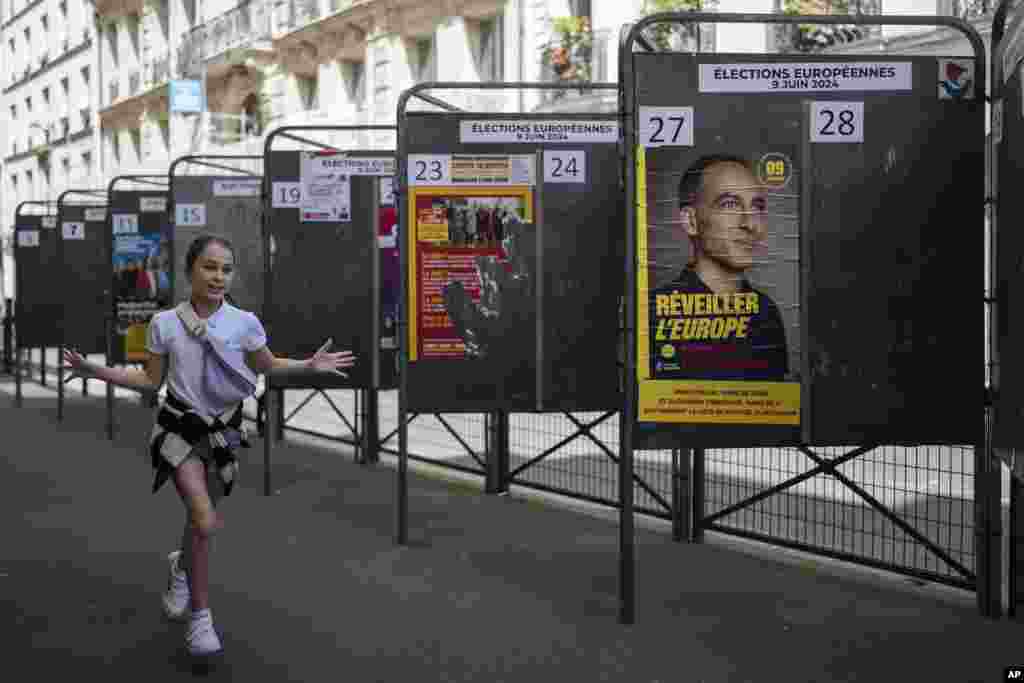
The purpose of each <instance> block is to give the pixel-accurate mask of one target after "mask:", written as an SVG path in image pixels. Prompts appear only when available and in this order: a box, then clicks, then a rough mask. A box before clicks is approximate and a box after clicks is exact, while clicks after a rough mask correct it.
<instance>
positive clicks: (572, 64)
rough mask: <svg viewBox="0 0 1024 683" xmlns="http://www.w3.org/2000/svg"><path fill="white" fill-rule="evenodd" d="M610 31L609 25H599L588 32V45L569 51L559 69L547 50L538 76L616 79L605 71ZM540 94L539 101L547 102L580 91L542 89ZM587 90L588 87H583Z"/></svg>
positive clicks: (558, 79) (569, 81) (567, 81)
mask: <svg viewBox="0 0 1024 683" xmlns="http://www.w3.org/2000/svg"><path fill="white" fill-rule="evenodd" d="M611 40H612V32H611V30H610V29H600V30H598V31H594V32H593V33H592V34H591V40H590V47H589V48H588V49H586V50H580V51H578V52H575V53H570V54H568V62H567V63H566V62H562V63H561V65H560V68H559V69H556V68H555V66H554V64H553V63H552V62H551V61H550V60H551V57H550V53H546V55H545V56H546V57H547V59H548V61H546V62H542V63H541V80H542V81H545V82H548V83H563V84H565V85H572V84H573V83H592V82H597V83H600V82H604V81H608V80H609V79H610V80H613V81H614V80H615V79H616V78H617V75H616V74H612V73H608V71H609V68H610V66H609V61H608V50H609V48H610V41H611ZM542 92H543V94H542V95H541V99H542V102H544V103H550V102H553V101H554V100H558V99H561V98H564V97H566V96H567V95H569V94H570V93H571V94H580V93H578V91H575V90H570V91H564V90H544V91H542ZM583 92H584V93H586V92H587V91H583Z"/></svg>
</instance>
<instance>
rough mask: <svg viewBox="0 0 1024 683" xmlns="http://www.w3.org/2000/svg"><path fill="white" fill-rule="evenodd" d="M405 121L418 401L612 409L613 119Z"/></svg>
mask: <svg viewBox="0 0 1024 683" xmlns="http://www.w3.org/2000/svg"><path fill="white" fill-rule="evenodd" d="M403 126H405V127H406V131H407V135H405V136H404V137H405V140H406V141H407V147H406V150H405V152H406V153H407V156H406V169H405V178H404V180H405V182H406V183H407V186H408V188H409V190H408V194H407V196H406V197H405V198H404V201H405V202H406V204H405V211H404V216H405V220H406V221H407V223H406V224H405V228H404V229H405V230H406V231H407V232H406V233H405V234H404V235H403V238H404V242H403V246H404V248H405V249H406V254H407V259H406V261H405V263H406V267H407V272H406V274H405V276H406V281H407V298H406V302H407V309H406V313H407V318H406V322H407V325H408V327H407V338H406V349H407V351H408V376H409V380H408V383H407V387H408V402H409V403H408V405H409V409H410V410H415V411H425V412H439V411H454V412H458V411H486V410H591V409H592V410H601V409H614V408H615V406H616V405H618V404H619V403H621V398H620V392H619V377H618V373H617V371H616V359H617V354H618V342H619V336H618V335H619V318H618V311H619V304H620V299H621V295H622V291H621V280H618V281H616V278H615V274H616V273H618V274H622V269H623V260H622V255H623V248H624V240H623V235H622V230H621V225H622V221H623V220H624V204H623V202H622V199H621V197H622V193H621V188H620V185H619V179H618V171H617V167H616V163H617V162H616V159H617V151H616V150H617V142H618V135H619V126H618V121H617V120H615V119H614V118H611V117H607V116H597V117H595V116H593V115H590V116H583V115H578V116H549V115H545V116H526V115H515V114H510V115H507V116H496V117H489V118H482V117H480V116H473V115H452V114H441V115H439V114H425V113H423V114H421V113H409V114H406V120H405V121H404V122H403Z"/></svg>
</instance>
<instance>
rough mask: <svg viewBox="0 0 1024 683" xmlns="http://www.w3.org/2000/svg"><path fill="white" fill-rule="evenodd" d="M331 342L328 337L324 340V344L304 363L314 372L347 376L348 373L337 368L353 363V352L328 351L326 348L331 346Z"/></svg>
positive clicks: (346, 366) (354, 362)
mask: <svg viewBox="0 0 1024 683" xmlns="http://www.w3.org/2000/svg"><path fill="white" fill-rule="evenodd" d="M333 343H334V340H333V339H328V340H327V341H326V342H324V345H323V346H321V347H320V349H319V350H318V351H317V352H316V353H315V354H313V357H312V358H310V359H309V360H307V361H306V364H307V365H308V366H309V368H310V369H311V370H313V371H314V372H329V373H331V374H335V375H339V376H341V377H348V375H347V374H345V373H344V372H342V371H341V370H339V368H350V367H352V366H353V365H355V364H356V357H355V354H353V353H352V352H351V351H338V352H337V353H328V352H327V349H329V348H331V344H333Z"/></svg>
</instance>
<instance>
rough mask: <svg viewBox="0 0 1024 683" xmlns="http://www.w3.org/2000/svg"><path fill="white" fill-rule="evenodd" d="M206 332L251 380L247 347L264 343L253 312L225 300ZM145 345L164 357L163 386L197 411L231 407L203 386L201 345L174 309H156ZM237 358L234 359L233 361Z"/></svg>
mask: <svg viewBox="0 0 1024 683" xmlns="http://www.w3.org/2000/svg"><path fill="white" fill-rule="evenodd" d="M206 331H207V334H210V335H213V336H214V337H216V338H217V340H218V341H221V342H223V344H222V348H223V349H225V353H226V354H227V355H234V354H237V358H232V359H230V360H231V361H232V365H233V366H234V367H237V368H242V369H243V371H244V372H246V373H247V374H248V375H250V376H249V379H250V380H251V381H252V383H253V384H254V385H255V384H256V373H254V372H252V370H250V369H249V366H247V365H246V364H245V353H246V352H247V351H258V350H259V349H261V348H263V347H264V346H266V345H267V333H266V330H264V329H263V324H262V323H260V320H259V318H257V317H256V316H255V315H254V314H253V313H250V312H249V311H243V310H242V309H240V308H235V307H234V306H232V305H231V304H229V303H227V302H226V301H225V302H224V303H223V304H221V307H220V308H218V309H217V311H216V312H214V314H213V315H211V316H210V317H209V318H207V320H206ZM146 349H147V350H149V351H150V352H151V353H155V354H157V355H161V356H166V357H167V362H168V365H167V388H168V389H169V390H170V391H171V392H172V393H173V394H174V395H175V396H177V397H178V398H180V399H181V400H182V401H185V402H186V403H188V404H189V405H190V406H192V407H193V408H194V409H195V410H196V411H197V412H201V413H205V414H206V415H208V416H214V415H220V414H221V413H223V412H224V411H225V410H227V409H229V408H231V407H232V405H231V404H228V405H225V404H223V403H221V402H220V401H218V400H217V399H215V398H213V397H211V396H210V395H209V394H208V392H206V391H204V389H203V353H204V350H203V346H202V344H201V343H200V342H199V340H197V339H196V338H195V337H193V336H192V335H191V334H189V333H188V330H186V329H185V325H184V324H183V323H182V322H181V319H180V318H179V317H178V314H177V313H175V311H174V309H171V310H169V311H160V312H159V313H157V314H156V315H154V316H153V319H152V320H151V321H150V323H149V332H148V334H147V338H146ZM236 360H237V361H238V362H234V361H236Z"/></svg>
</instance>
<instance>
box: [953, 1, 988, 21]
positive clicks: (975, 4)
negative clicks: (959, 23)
mask: <svg viewBox="0 0 1024 683" xmlns="http://www.w3.org/2000/svg"><path fill="white" fill-rule="evenodd" d="M998 4H999V0H953V16H955V17H959V18H961V19H976V18H978V17H981V16H984V15H986V14H988V13H989V12H992V11H993V10H995V8H996V6H997V5H998Z"/></svg>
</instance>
